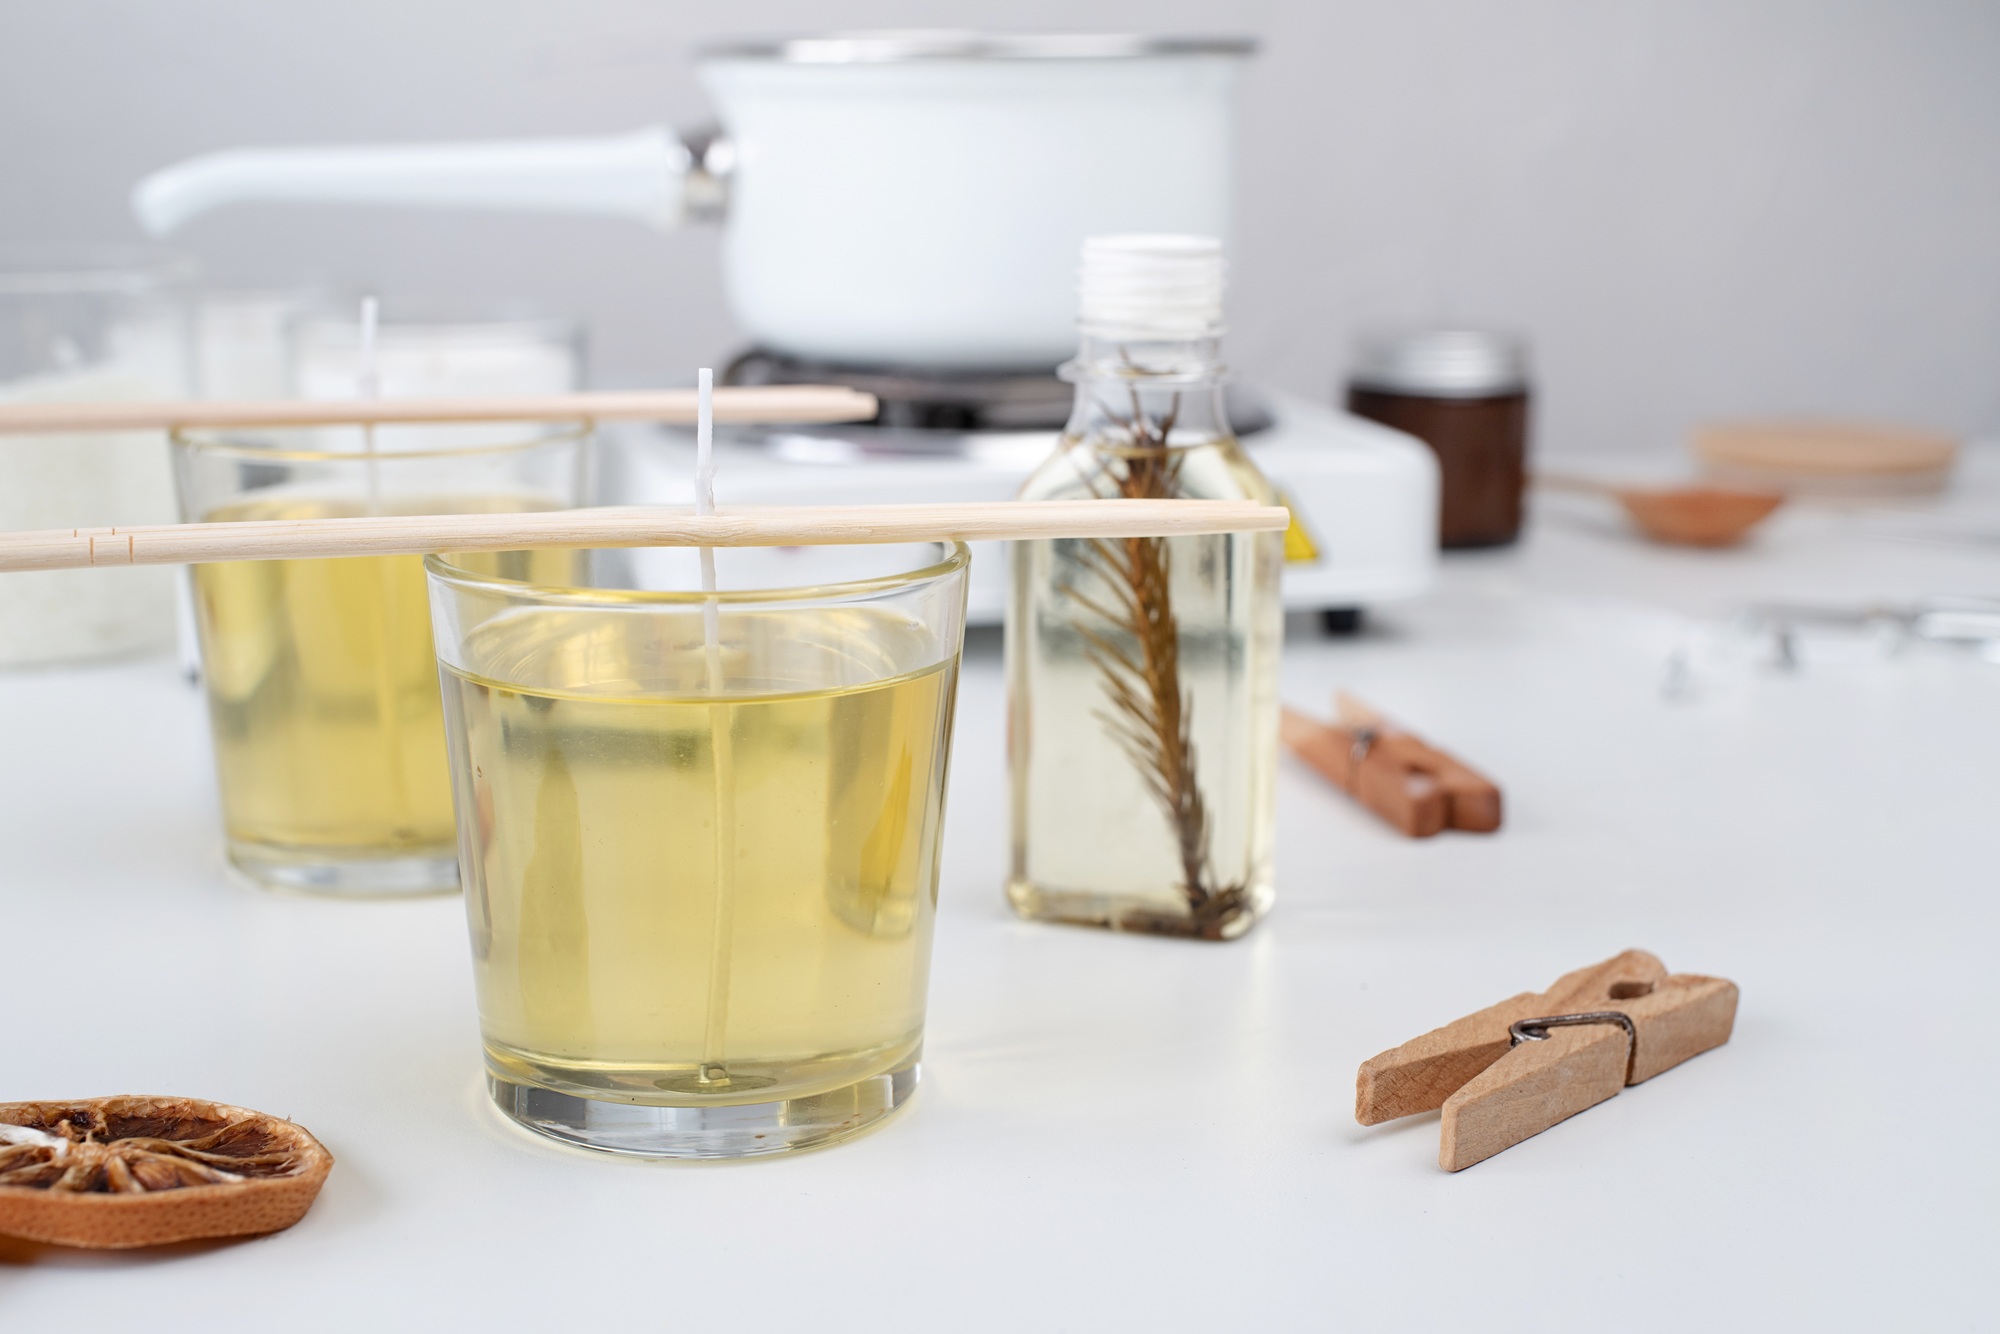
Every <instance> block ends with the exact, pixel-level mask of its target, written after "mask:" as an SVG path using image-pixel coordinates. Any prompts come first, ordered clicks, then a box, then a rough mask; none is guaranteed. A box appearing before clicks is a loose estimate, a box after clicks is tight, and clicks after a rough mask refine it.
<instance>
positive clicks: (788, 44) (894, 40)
mask: <svg viewBox="0 0 2000 1334" xmlns="http://www.w3.org/2000/svg"><path fill="white" fill-rule="evenodd" d="M1256 50H1257V39H1256V38H1254V37H1241V36H1206V37H1173V36H1161V35H1157V34H1151V33H996V32H974V31H969V30H957V29H941V30H928V29H913V30H908V31H899V30H887V31H880V32H831V33H822V34H818V35H815V36H806V37H763V38H743V39H737V40H725V41H720V42H711V43H707V44H705V45H703V46H701V47H700V48H699V50H698V58H699V59H701V60H704V61H708V60H767V61H773V62H777V63H780V64H792V65H891V64H901V63H905V62H909V61H960V60H964V61H974V60H1141V59H1150V58H1157V57H1161V56H1249V55H1254V54H1255V53H1256Z"/></svg>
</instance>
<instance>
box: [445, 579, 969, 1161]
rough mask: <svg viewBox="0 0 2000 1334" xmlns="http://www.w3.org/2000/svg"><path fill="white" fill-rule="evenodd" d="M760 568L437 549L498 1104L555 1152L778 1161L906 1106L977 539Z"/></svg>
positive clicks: (449, 701)
mask: <svg viewBox="0 0 2000 1334" xmlns="http://www.w3.org/2000/svg"><path fill="white" fill-rule="evenodd" d="M759 554H760V553H754V552H746V553H734V552H729V551H723V552H719V553H717V556H718V560H719V564H720V567H721V574H722V576H723V585H724V589H725V591H723V592H720V593H716V594H712V595H705V594H703V593H701V592H699V591H693V590H696V589H698V587H699V585H698V582H697V581H696V579H695V577H694V575H695V569H696V565H695V555H694V553H692V552H687V551H671V552H670V551H646V552H592V553H588V554H587V558H584V559H582V560H580V566H581V568H580V570H579V573H581V574H582V575H584V576H585V577H584V578H582V579H580V580H578V581H576V582H574V583H572V584H571V585H569V586H563V585H561V584H558V583H554V582H551V581H544V580H535V579H516V578H505V577H495V576H493V575H490V574H486V573H482V572H479V571H477V570H474V569H471V568H468V565H467V563H466V561H465V560H464V558H462V557H457V556H433V557H430V558H428V570H429V573H430V581H431V607H432V615H433V619H434V622H435V624H436V627H437V651H438V661H439V664H440V667H441V673H440V674H441V675H442V677H443V679H444V683H445V684H444V698H445V728H446V732H447V734H448V736H449V738H450V751H451V767H452V782H453V787H454V792H455V795H456V799H457V803H458V812H459V824H458V829H459V858H460V863H461V865H462V867H463V870H464V878H465V886H466V917H467V921H468V923H469V925H470V927H471V936H472V955H473V971H474V977H475V980H476V982H477V987H478V995H479V1015H480V1029H481V1034H482V1037H483V1039H484V1044H485V1052H486V1072H487V1083H488V1087H489V1089H490V1090H491V1092H492V1095H493V1097H494V1099H495V1101H496V1102H498V1104H499V1105H500V1107H501V1109H502V1110H503V1111H504V1112H505V1113H506V1114H507V1115H508V1116H510V1117H512V1118H513V1119H514V1120H515V1121H516V1122H518V1123H520V1124H522V1125H524V1126H527V1127H528V1128H530V1129H532V1130H536V1131H539V1132H541V1133H542V1134H545V1135H548V1136H551V1137H553V1138H556V1139H560V1140H564V1141H567V1142H570V1143H573V1144H580V1145H585V1146H588V1147H592V1148H598V1149H605V1150H610V1151H613V1152H618V1153H626V1154H636V1155H643V1156H649V1157H680V1158H730V1157H745V1156H750V1155H756V1154H773V1153H783V1152H786V1151H789V1150H794V1149H803V1148H808V1147H811V1146H813V1145H817V1144H824V1143H828V1142H831V1141H834V1140H838V1139H842V1138H845V1137H846V1136H848V1135H852V1134H854V1133H855V1132H857V1131H859V1130H861V1129H862V1128H863V1127H865V1126H867V1125H868V1124H870V1123H871V1122H873V1121H876V1120H877V1119H879V1118H881V1117H883V1116H885V1115H887V1114H888V1113H889V1112H891V1111H893V1110H894V1109H895V1108H896V1107H897V1106H899V1105H901V1103H902V1102H903V1101H904V1099H906V1098H907V1097H908V1096H909V1094H910V1093H911V1091H912V1090H913V1089H914V1088H915V1087H916V1082H917V1074H918V1058H919V1055H920V1053H921V1048H922V1043H923V1029H924V1008H925V999H926V992H927V987H928V980H929V973H930V955H931V928H932V922H933V919H934V915H935V909H936V895H937V879H938V836H939V826H940V824H941V822H942V816H943V811H944V788H945V769H946V761H947V757H948V755H949V749H950V736H951V717H952V708H953V701H954V697H955V695H956V688H957V679H958V660H959V649H960V646H961V643H962V640H963V637H964V615H965V571H966V564H967V559H968V558H967V553H966V549H965V548H964V546H962V545H959V544H956V543H954V544H949V545H924V544H919V545H916V546H884V547H856V548H840V549H836V548H821V549H818V550H817V551H815V552H814V553H812V556H811V557H810V564H811V566H812V568H813V575H812V577H813V578H814V579H815V580H824V581H825V582H821V583H819V584H817V586H814V587H807V588H775V589H774V588H764V589H739V588H735V587H731V586H730V584H729V579H728V576H729V574H730V570H731V557H732V556H738V560H737V561H736V566H735V568H736V569H737V570H738V571H739V572H744V571H751V570H755V569H768V568H770V567H769V565H768V564H764V563H761V562H760V561H759V560H758V556H759ZM750 578H751V579H754V578H755V576H754V575H751V576H750Z"/></svg>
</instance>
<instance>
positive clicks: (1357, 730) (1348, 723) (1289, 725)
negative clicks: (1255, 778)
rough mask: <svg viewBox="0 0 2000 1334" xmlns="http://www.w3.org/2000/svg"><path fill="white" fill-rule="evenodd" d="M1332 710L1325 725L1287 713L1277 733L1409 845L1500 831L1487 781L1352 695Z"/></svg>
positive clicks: (1495, 794)
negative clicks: (1442, 834)
mask: <svg viewBox="0 0 2000 1334" xmlns="http://www.w3.org/2000/svg"><path fill="white" fill-rule="evenodd" d="M1336 708H1337V710H1338V713H1337V717H1338V721H1337V722H1335V723H1333V724H1332V725H1331V726H1329V725H1327V724H1326V723H1322V722H1317V721H1315V720H1313V719H1311V718H1308V717H1306V716H1305V715H1304V714H1301V713H1294V712H1293V711H1292V710H1290V709H1286V710H1285V711H1284V712H1283V714H1282V715H1281V717H1280V719H1279V723H1278V729H1279V730H1278V734H1279V736H1281V737H1282V738H1283V739H1284V742H1285V744H1286V745H1288V746H1290V747H1291V748H1292V750H1293V751H1294V752H1295V753H1297V755H1298V756H1299V758H1300V759H1302V760H1304V761H1305V762H1306V763H1307V764H1310V765H1311V766H1312V767H1313V768H1315V769H1317V770H1319V771H1320V772H1321V773H1322V774H1324V775H1326V776H1327V777H1328V778H1330V779H1332V780H1333V782H1334V783H1335V785H1337V786H1339V787H1341V788H1343V789H1345V790H1346V791H1347V792H1348V793H1350V794H1352V795H1353V796H1354V797H1355V798H1356V799H1357V800H1358V801H1360V802H1361V804H1362V805H1364V806H1366V807H1367V808H1368V809H1369V810H1371V811H1374V812H1375V813H1376V814H1377V815H1379V816H1381V817H1382V818H1383V819H1384V820H1387V821H1388V822H1389V823H1390V824H1392V825H1394V826H1396V828H1398V829H1400V830H1402V831H1403V832H1404V833H1405V834H1408V835H1409V836H1410V837H1411V838H1429V837H1430V836H1431V835H1432V834H1435V833H1437V832H1438V831H1439V830H1441V829H1463V830H1466V831H1467V832H1469V833H1475V834H1490V833H1492V832H1493V831H1494V830H1495V829H1498V828H1499V827H1500V789H1499V788H1498V787H1496V786H1495V785H1494V784H1493V782H1492V780H1491V779H1489V778H1487V777H1486V776H1485V775H1484V774H1481V773H1479V772H1478V771H1477V770H1475V769H1473V768H1471V767H1470V766H1469V765H1467V764H1465V763H1463V762H1462V761H1460V760H1458V759H1457V758H1456V757H1454V756H1451V755H1448V754H1446V753H1445V752H1444V751H1441V750H1439V749H1437V748H1436V747H1435V746H1431V745H1428V744H1426V743H1425V742H1424V741H1423V739H1422V738H1420V737H1417V736H1415V735H1413V734H1411V733H1409V732H1405V731H1402V730H1400V729H1398V728H1396V727H1394V726H1392V725H1391V724H1390V723H1389V721H1388V720H1387V719H1385V718H1383V717H1382V715H1381V714H1379V713H1377V712H1375V710H1373V709H1371V708H1369V707H1368V706H1367V705H1366V704H1363V703H1362V702H1361V701H1360V700H1358V699H1355V698H1354V697H1353V696H1352V695H1349V694H1346V693H1345V692H1343V693H1342V694H1341V695H1339V696H1338V697H1337V700H1336Z"/></svg>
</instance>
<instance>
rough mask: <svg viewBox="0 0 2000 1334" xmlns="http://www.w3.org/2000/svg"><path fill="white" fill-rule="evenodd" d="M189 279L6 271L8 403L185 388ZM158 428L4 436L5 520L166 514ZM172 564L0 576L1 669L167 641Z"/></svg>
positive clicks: (1, 339)
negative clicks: (179, 291)
mask: <svg viewBox="0 0 2000 1334" xmlns="http://www.w3.org/2000/svg"><path fill="white" fill-rule="evenodd" d="M178 280H179V275H178V274H177V273H175V272H174V271H173V270H172V269H169V268H165V267H161V266H158V265H152V266H148V265H145V264H129V265H128V264H123V263H119V262H116V261H115V260H114V261H113V262H104V261H102V260H90V259H89V258H88V257H85V258H84V260H83V261H81V262H76V263H70V264H63V265H55V266H49V267H32V268H12V267H0V402H7V403H101V402H117V401H128V400H146V399H162V398H175V397H179V396H180V395H182V394H183V393H185V392H186V389H187V377H186V364H185V354H186V339H185V334H186V330H185V328H184V323H185V322H184V319H183V311H182V308H181V306H180V304H179V302H178V298H177V297H176V295H175V291H176V288H177V283H178ZM172 478H173V474H172V469H171V466H170V465H169V463H168V459H167V438H166V434H165V432H162V431H87V432H60V433H53V434H49V435H7V436H0V529H5V530H22V529H30V530H32V529H45V528H74V527H103V526H111V525H124V524H149V523H170V522H172V521H173V513H174V488H173V480H172ZM174 579H175V575H174V572H173V571H172V570H169V569H165V568H161V567H153V568H133V569H122V570H38V571H33V572H28V573H21V574H13V575H9V576H8V577H7V578H6V579H4V580H0V666H34V665H39V664H44V663H57V662H75V661H82V660H86V659H93V658H108V657H117V656H122V655H127V654H137V653H146V652H151V651H155V650H159V649H164V648H166V647H167V645H168V644H170V643H171V642H172V640H173V632H174V592H173V590H174Z"/></svg>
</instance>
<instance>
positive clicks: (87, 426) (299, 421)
mask: <svg viewBox="0 0 2000 1334" xmlns="http://www.w3.org/2000/svg"><path fill="white" fill-rule="evenodd" d="M875 407H876V404H875V396H874V395H873V394H864V393H862V392H860V391H859V390H855V389H846V388H842V387H840V386H838V385H814V384H798V385H768V386H758V387H755V388H738V389H718V390H716V391H715V420H717V421H720V422H764V423H770V424H777V423H781V422H800V423H803V422H852V421H867V420H869V419H870V418H872V417H873V416H874V415H875ZM694 419H695V391H694V390H692V389H653V390H646V391H644V392H635V393H616V394H538V395H533V396H528V397H522V396H510V397H493V398H402V399H397V398H384V399H352V400H350V399H338V400H326V401H321V400H316V399H313V400H308V399H289V398H274V399H268V400H260V399H242V400H235V401H230V400H224V399H214V400H206V399H187V400H183V401H178V402H159V403H0V435H26V434H43V433H56V432H65V431H142V430H166V431H176V430H187V429H193V428H200V427H209V428H227V427H244V426H265V427H271V426H353V425H361V424H363V423H386V422H495V421H529V422H535V421H662V422H691V421H693V420H694Z"/></svg>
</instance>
